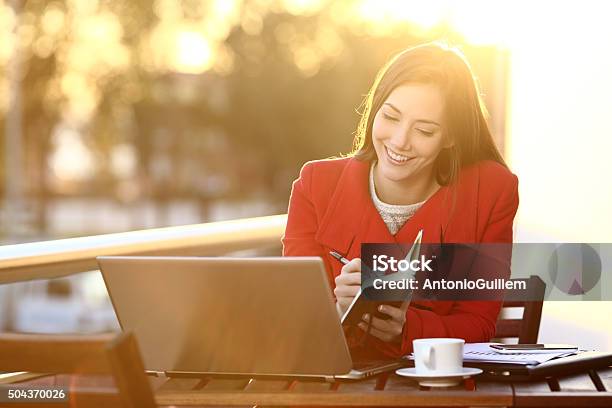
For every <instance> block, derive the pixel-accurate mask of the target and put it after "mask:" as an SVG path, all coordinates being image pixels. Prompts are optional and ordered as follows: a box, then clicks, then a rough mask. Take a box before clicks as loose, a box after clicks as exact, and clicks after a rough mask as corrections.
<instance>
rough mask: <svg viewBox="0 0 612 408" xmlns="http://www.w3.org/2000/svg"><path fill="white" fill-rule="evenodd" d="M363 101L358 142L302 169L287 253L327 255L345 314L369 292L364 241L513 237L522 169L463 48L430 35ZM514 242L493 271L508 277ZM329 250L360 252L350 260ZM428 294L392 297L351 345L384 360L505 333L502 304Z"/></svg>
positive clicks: (387, 70) (352, 336) (396, 61)
mask: <svg viewBox="0 0 612 408" xmlns="http://www.w3.org/2000/svg"><path fill="white" fill-rule="evenodd" d="M364 106H365V109H364V111H363V116H362V118H361V121H360V123H359V126H358V129H357V135H356V138H355V143H354V145H355V149H354V151H353V152H352V153H351V154H350V155H348V156H347V157H344V158H340V159H328V160H319V161H314V162H309V163H306V164H305V165H304V167H303V168H302V170H301V172H300V177H299V178H298V179H297V180H296V181H295V182H294V183H293V189H292V192H291V199H290V203H289V214H288V220H287V226H286V230H285V235H284V237H283V254H284V255H291V256H313V255H314V256H320V257H321V258H323V259H324V261H325V263H326V266H327V271H328V273H329V279H330V284H331V287H332V288H334V289H333V291H334V295H335V298H336V302H337V309H338V312H339V313H340V314H342V313H344V311H346V309H347V308H348V306H349V305H350V303H351V301H352V300H353V298H354V296H355V295H356V294H357V293H358V291H359V286H360V284H361V260H360V259H359V258H360V249H361V244H362V243H398V244H406V243H412V242H414V239H415V236H416V235H417V234H418V232H419V231H420V230H423V238H422V242H423V243H440V242H446V243H479V242H489V243H507V244H511V242H512V224H513V220H514V216H515V214H516V210H517V207H518V192H517V186H518V181H517V178H516V176H514V175H513V174H512V173H511V172H510V171H509V170H508V168H507V166H506V164H505V163H504V160H503V159H502V157H501V155H500V153H499V151H498V150H497V147H496V146H495V144H494V142H493V138H492V136H491V132H490V130H489V126H488V125H487V122H486V120H485V109H484V106H483V104H482V102H481V100H480V97H479V92H478V89H477V86H476V82H475V81H474V78H473V74H472V72H471V70H470V67H469V65H468V63H467V61H466V59H465V57H464V56H463V55H462V54H461V52H460V51H458V50H457V49H455V48H451V47H448V46H446V45H443V44H438V43H431V44H424V45H421V46H417V47H414V48H410V49H407V50H405V51H404V52H402V53H400V54H398V55H397V56H396V57H395V58H393V59H392V60H391V61H390V62H389V63H388V64H387V65H386V66H385V67H383V69H382V70H381V71H380V73H379V74H378V76H377V78H376V80H375V81H374V85H373V86H372V89H371V90H370V92H369V94H368V96H367V98H366V100H365V102H364ZM508 249H509V251H506V252H504V256H502V257H501V258H503V259H499V261H500V263H499V268H498V269H499V270H495V271H491V275H492V276H491V277H494V278H502V279H507V278H508V277H509V275H510V257H511V246H510V245H508ZM329 251H335V252H338V253H340V254H343V255H344V256H345V258H347V259H352V260H351V261H350V262H348V263H347V264H346V265H341V264H340V263H338V262H335V261H334V260H333V258H332V257H331V256H330V255H329ZM506 255H507V256H506ZM477 269H478V268H477V266H476V265H474V266H473V267H472V270H467V271H465V276H464V277H461V278H466V279H470V278H473V277H474V276H472V275H475V274H476V272H475V271H476V270H477ZM479 277H480V276H479ZM420 303H422V304H420ZM420 303H419V304H417V303H416V302H413V303H412V304H411V307H409V308H407V309H405V310H404V309H399V308H396V307H393V306H391V305H384V306H382V309H381V310H380V312H381V313H382V314H386V315H388V316H385V317H387V318H386V319H382V318H377V317H373V316H368V315H364V316H363V321H362V322H361V323H359V325H358V327H357V328H354V330H353V331H352V332H350V333H349V338H348V341H349V345H352V346H353V349H354V351H355V352H356V353H359V355H360V356H364V357H365V356H367V357H376V358H380V356H381V354H382V355H386V356H400V355H403V354H406V353H407V352H409V351H410V349H411V347H412V340H413V339H415V338H423V337H458V338H463V339H465V340H466V342H479V341H488V340H489V339H490V338H491V337H493V336H494V334H495V323H496V320H497V316H498V314H499V310H500V307H501V302H499V301H484V300H483V301H469V302H466V301H453V302H420ZM425 303H427V304H425ZM368 324H370V325H371V326H370V327H369V328H368V330H366V327H368ZM362 329H363V330H362ZM364 339H365V341H364ZM368 340H371V341H368ZM363 344H369V345H371V346H367V347H365V348H364V347H361V346H362V345H363ZM361 353H364V354H361Z"/></svg>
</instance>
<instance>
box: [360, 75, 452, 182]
mask: <svg viewBox="0 0 612 408" xmlns="http://www.w3.org/2000/svg"><path fill="white" fill-rule="evenodd" d="M443 111H444V98H443V96H442V93H441V91H440V89H439V87H438V86H436V85H433V84H419V83H408V84H404V85H400V86H398V87H397V88H395V89H394V90H393V91H392V92H391V94H390V95H389V97H388V98H387V100H386V101H385V102H383V105H382V106H381V108H380V109H379V110H378V112H376V116H375V117H374V122H373V124H372V143H373V145H374V150H375V151H376V155H377V156H378V171H379V174H380V176H382V178H383V179H386V180H388V181H392V182H400V181H410V180H412V179H417V178H419V177H424V176H428V177H433V173H432V171H431V170H432V169H433V165H434V162H435V160H436V157H438V154H439V153H440V151H441V150H442V149H443V148H444V147H449V143H446V144H445V143H444V139H445V138H444V137H443V132H442V129H443V126H444V124H443V123H442V120H443Z"/></svg>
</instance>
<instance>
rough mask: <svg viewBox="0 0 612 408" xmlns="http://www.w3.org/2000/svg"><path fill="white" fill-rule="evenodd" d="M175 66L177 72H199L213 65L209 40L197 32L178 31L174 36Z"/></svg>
mask: <svg viewBox="0 0 612 408" xmlns="http://www.w3.org/2000/svg"><path fill="white" fill-rule="evenodd" d="M176 45H177V48H176V55H175V68H176V69H177V71H179V72H183V73H189V74H201V73H202V72H205V71H207V70H209V69H210V68H211V67H212V65H213V52H212V49H211V46H210V44H209V42H208V41H207V40H206V38H205V37H204V36H203V35H202V34H201V33H199V32H196V31H180V32H179V33H178V35H177V38H176Z"/></svg>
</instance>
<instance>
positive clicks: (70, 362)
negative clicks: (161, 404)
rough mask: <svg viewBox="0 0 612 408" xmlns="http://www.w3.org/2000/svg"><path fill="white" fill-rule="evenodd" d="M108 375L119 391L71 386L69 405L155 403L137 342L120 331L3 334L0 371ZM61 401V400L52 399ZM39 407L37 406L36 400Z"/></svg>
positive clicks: (131, 407) (147, 407) (147, 406)
mask: <svg viewBox="0 0 612 408" xmlns="http://www.w3.org/2000/svg"><path fill="white" fill-rule="evenodd" d="M2 371H4V372H19V371H29V372H33V373H53V374H68V373H71V374H92V375H94V374H95V375H100V374H110V375H111V376H112V378H113V380H114V382H115V386H116V387H117V390H118V393H116V392H112V393H111V392H108V391H107V392H99V391H98V392H94V390H92V389H88V390H87V391H85V390H82V391H83V392H79V390H78V389H75V390H72V389H71V390H70V391H69V393H68V397H69V399H70V404H69V405H70V407H94V406H95V407H102V406H114V407H117V406H119V407H125V408H136V407H139V408H152V407H156V406H157V405H156V404H155V399H154V397H153V392H152V390H151V386H150V384H149V380H148V378H147V376H146V374H145V370H144V366H143V363H142V359H141V357H140V353H139V351H138V344H137V342H136V339H135V338H134V336H133V335H132V334H131V333H121V334H119V335H116V336H115V335H95V336H83V335H39V334H2V335H0V372H2ZM49 405H50V406H51V405H53V406H56V407H57V406H61V404H58V403H55V404H49ZM37 406H38V405H37Z"/></svg>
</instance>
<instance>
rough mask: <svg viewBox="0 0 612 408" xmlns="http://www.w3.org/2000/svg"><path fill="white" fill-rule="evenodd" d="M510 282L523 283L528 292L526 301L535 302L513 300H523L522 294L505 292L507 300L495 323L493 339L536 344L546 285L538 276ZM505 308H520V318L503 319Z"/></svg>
mask: <svg viewBox="0 0 612 408" xmlns="http://www.w3.org/2000/svg"><path fill="white" fill-rule="evenodd" d="M512 281H525V282H526V285H527V291H528V295H527V299H535V300H533V301H522V300H514V299H520V298H524V296H523V295H524V294H519V291H518V290H517V289H509V290H507V291H506V299H508V300H505V301H504V303H503V306H502V313H501V314H500V316H501V317H500V319H499V320H498V321H497V326H496V330H495V339H496V340H503V339H507V338H518V342H519V343H537V342H538V332H539V330H540V318H541V317H542V306H543V304H544V294H545V291H546V283H544V281H543V280H542V279H541V278H540V277H539V276H534V275H531V276H530V277H529V278H527V279H512ZM521 292H522V291H521ZM506 308H522V309H523V315H522V318H520V319H518V318H505V317H503V314H504V309H506Z"/></svg>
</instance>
